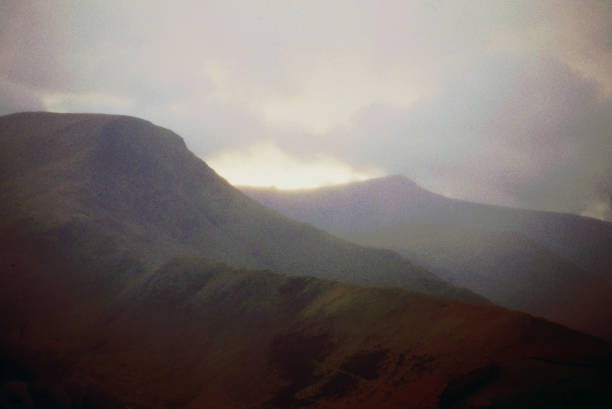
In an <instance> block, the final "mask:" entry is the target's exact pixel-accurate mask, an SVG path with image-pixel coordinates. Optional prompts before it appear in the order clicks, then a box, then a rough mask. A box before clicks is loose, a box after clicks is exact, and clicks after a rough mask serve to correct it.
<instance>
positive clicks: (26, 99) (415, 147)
mask: <svg viewBox="0 0 612 409" xmlns="http://www.w3.org/2000/svg"><path fill="white" fill-rule="evenodd" d="M26 110H28V111H29V110H45V111H54V112H103V113H117V114H126V115H133V116H137V117H141V118H144V119H147V120H150V121H152V122H154V123H155V124H158V125H161V126H164V127H167V128H170V129H172V130H173V131H175V132H176V133H178V134H179V135H181V136H182V137H183V138H184V139H185V141H186V143H187V145H188V147H189V148H190V149H191V150H192V151H193V152H194V153H196V154H197V155H198V156H200V157H201V158H203V159H204V160H205V161H206V162H207V163H208V164H209V165H210V166H212V167H213V168H214V169H215V170H216V171H217V172H218V173H219V174H221V175H222V176H224V177H225V178H227V179H228V180H229V181H230V182H232V183H234V184H247V185H260V186H277V187H279V188H301V187H316V186H322V185H328V184H336V183H343V182H349V181H355V180H364V179H368V178H372V177H378V176H383V175H391V174H403V175H405V176H407V177H409V178H411V179H413V180H415V181H416V182H417V183H419V184H420V185H422V186H423V187H426V188H428V189H430V190H432V191H435V192H438V193H442V194H445V195H447V196H450V197H455V198H461V199H467V200H472V201H479V202H484V203H492V204H499V205H505V206H513V207H525V208H530V209H540V210H552V211H560V212H571V213H576V214H582V215H587V216H590V217H596V218H599V219H604V220H612V210H611V195H612V2H610V1H605V0H556V1H553V0H550V1H545V0H542V1H532V0H528V1H521V0H515V1H496V0H483V1H477V0H470V1H467V0H466V1H459V0H453V1H450V0H422V1H408V0H403V1H384V0H378V1H359V0H335V1H328V0H326V1H319V0H308V1H292V0H282V1H281V0H279V1H275V0H270V1H258V0H249V1H247V0H243V1H233V0H222V1H214V0H210V1H174V2H168V1H163V2H161V1H139V0H131V1H123V0H101V1H96V0H89V1H87V0H81V1H76V0H75V1H59V0H57V1H50V0H46V1H32V0H0V115H4V114H8V113H12V112H18V111H26Z"/></svg>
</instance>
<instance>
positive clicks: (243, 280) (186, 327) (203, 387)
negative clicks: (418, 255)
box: [0, 239, 612, 409]
mask: <svg viewBox="0 0 612 409" xmlns="http://www.w3.org/2000/svg"><path fill="white" fill-rule="evenodd" d="M10 243H12V245H11V244H10ZM10 243H7V241H2V242H1V244H2V245H3V246H2V250H1V251H2V257H0V263H1V266H0V267H1V268H2V271H4V272H5V275H4V276H3V280H2V281H3V285H2V286H0V323H1V328H0V329H1V330H2V331H0V334H1V335H0V367H1V369H2V372H1V374H2V377H0V402H12V403H13V405H14V406H5V407H9V408H12V407H34V408H58V409H60V408H61V409H63V408H83V409H84V408H98V409H113V408H121V407H132V408H211V407H214V408H254V407H258V408H270V409H272V408H298V407H304V408H348V407H350V408H356V409H359V408H363V409H366V408H372V407H388V408H406V407H410V408H443V409H445V408H468V407H469V408H485V407H489V408H491V407H492V408H506V407H508V408H509V407H526V408H553V407H560V406H561V407H567V408H584V407H608V406H609V405H610V404H612V393H611V391H612V378H611V377H610V376H609V373H610V368H612V346H611V345H610V344H606V343H604V342H602V341H599V340H597V339H595V338H590V337H588V336H585V335H582V334H579V333H576V332H573V331H570V330H568V329H565V328H563V327H560V326H558V325H554V324H551V323H549V322H546V321H542V320H538V319H534V318H532V317H530V316H528V315H526V314H522V313H517V312H510V311H507V310H504V309H502V308H500V307H496V306H492V305H485V304H478V305H477V304H465V303H461V302H457V301H451V300H442V299H439V298H435V297H431V296H426V295H423V294H419V293H414V292H408V291H405V290H400V289H392V288H372V287H370V288H368V287H360V286H353V285H346V284H340V283H337V282H329V281H321V280H317V279H315V278H311V277H304V276H295V275H286V274H277V273H272V272H269V271H247V270H243V269H236V268H231V267H228V266H226V265H223V264H221V263H217V262H211V261H209V260H206V259H201V258H194V257H182V258H177V259H173V260H171V261H169V262H168V263H167V264H164V265H162V266H160V267H159V268H157V269H155V270H154V271H150V272H144V271H142V270H139V267H138V263H136V262H133V263H131V262H130V261H129V260H127V259H123V261H120V260H119V258H118V259H117V263H116V265H115V266H101V267H100V266H99V265H98V263H97V261H96V260H91V259H90V260H87V259H83V258H82V257H81V256H80V255H79V254H78V253H75V252H74V249H71V248H70V247H69V246H66V247H63V246H61V247H59V248H58V246H57V244H58V243H57V242H54V241H53V240H51V241H47V240H44V239H40V240H38V241H37V243H36V244H35V245H34V246H32V245H31V246H30V247H29V248H27V249H24V246H23V245H22V244H19V243H16V242H15V241H10ZM30 243H31V241H30ZM19 249H22V250H25V251H19ZM31 251H36V254H37V255H38V256H37V257H31ZM108 268H113V270H109V269H108ZM130 269H131V271H132V273H134V272H140V273H144V274H145V275H146V277H147V278H146V279H145V280H143V281H142V282H141V283H140V284H138V285H130V284H127V283H123V284H121V279H117V276H118V277H119V278H120V277H122V276H123V275H122V274H121V273H122V272H124V271H129V270H130ZM27 402H30V403H29V405H30V406H27V405H28V404H27ZM22 403H23V406H19V405H21V404H22Z"/></svg>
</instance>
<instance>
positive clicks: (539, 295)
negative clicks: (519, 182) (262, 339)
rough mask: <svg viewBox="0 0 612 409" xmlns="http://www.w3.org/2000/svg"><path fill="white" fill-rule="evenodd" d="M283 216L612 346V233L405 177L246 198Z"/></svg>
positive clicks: (258, 192)
mask: <svg viewBox="0 0 612 409" xmlns="http://www.w3.org/2000/svg"><path fill="white" fill-rule="evenodd" d="M242 190H243V191H244V192H245V193H246V194H248V195H249V196H251V197H252V198H254V199H256V200H258V201H259V202H260V203H262V204H265V205H266V206H269V207H271V208H273V209H276V210H278V211H280V212H282V213H283V214H285V215H287V216H289V217H292V218H295V219H296V220H301V221H304V222H308V223H312V224H314V225H315V226H318V227H320V228H326V229H327V230H328V231H330V232H332V233H334V234H337V235H340V236H342V237H344V238H347V239H350V240H353V241H355V242H358V243H361V244H364V245H372V246H378V247H384V248H389V249H393V250H396V251H398V252H400V253H401V254H403V255H405V256H407V257H409V258H410V259H411V260H415V261H416V262H418V263H420V264H421V265H424V266H426V267H428V268H429V269H431V270H432V271H434V272H435V273H436V274H437V275H439V276H440V277H443V278H444V279H446V280H448V281H449V282H451V283H453V284H455V285H458V286H462V287H466V288H469V289H471V290H473V291H476V292H478V293H480V294H482V295H484V296H485V297H487V298H489V299H490V300H492V301H493V302H495V303H497V304H499V305H503V306H505V307H508V308H513V309H519V310H522V311H526V312H529V313H532V314H535V315H538V316H542V317H545V318H548V319H551V320H554V321H557V322H560V323H563V324H565V325H569V326H571V327H573V328H577V329H580V330H584V331H587V332H590V333H593V334H597V335H600V336H604V337H607V338H608V339H612V310H610V308H609V302H608V300H609V299H610V297H612V275H611V274H612V224H610V223H605V222H600V221H597V220H594V219H589V218H584V217H579V216H574V215H567V214H557V213H548V212H538V211H530V210H523V209H510V208H503V207H497V206H488V205H482V204H477V203H469V202H465V201H460V200H453V199H449V198H446V197H443V196H441V195H437V194H434V193H432V192H429V191H427V190H425V189H423V188H421V187H419V186H418V185H416V184H415V183H414V182H412V181H410V180H409V179H407V178H405V177H402V176H391V177H385V178H380V179H374V180H370V181H366V182H359V183H352V184H347V185H342V186H332V187H326V188H320V189H310V190H303V191H280V190H274V189H257V188H242Z"/></svg>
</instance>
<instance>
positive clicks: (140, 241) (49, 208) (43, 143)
mask: <svg viewBox="0 0 612 409" xmlns="http://www.w3.org/2000/svg"><path fill="white" fill-rule="evenodd" d="M0 194H1V195H2V203H0V229H2V230H4V231H12V230H17V231H21V232H24V231H27V232H32V233H33V234H34V233H35V234H45V235H48V236H55V237H57V238H58V240H61V241H72V242H77V243H79V245H81V246H82V247H83V249H84V250H83V251H86V252H88V253H90V254H92V255H93V254H95V255H96V257H103V255H104V251H105V250H104V249H101V248H100V246H107V247H108V246H114V247H116V248H118V249H121V251H122V252H125V253H129V254H132V255H136V256H137V258H138V259H139V260H141V262H142V263H143V264H145V265H146V266H147V267H157V266H159V265H161V264H163V263H165V262H167V261H168V260H169V259H170V258H172V257H174V256H175V255H176V254H193V255H201V256H205V257H208V258H211V259H213V260H218V261H222V262H227V263H230V264H231V265H235V266H238V267H248V268H267V269H271V270H276V271H284V272H287V273H296V274H309V275H313V276H316V277H321V278H325V279H333V280H342V281H348V282H355V283H362V284H383V285H395V286H400V287H404V288H407V289H412V290H417V291H422V292H425V293H429V294H437V295H442V296H450V297H457V298H461V299H466V300H473V301H477V302H480V301H483V299H482V297H479V296H476V295H475V294H473V293H471V292H469V291H466V290H461V289H457V288H456V287H453V286H451V285H449V284H448V283H446V282H444V281H442V280H440V279H439V278H438V277H436V276H434V275H433V274H431V273H429V272H428V271H426V270H424V269H422V268H420V267H418V266H416V265H414V264H412V263H411V262H409V261H407V260H406V259H404V258H402V257H400V256H399V255H398V254H397V253H394V252H391V251H387V250H375V249H369V248H365V247H361V246H357V245H354V244H351V243H349V242H346V241H343V240H340V239H337V238H335V237H332V236H331V235H329V234H328V233H325V232H323V231H320V230H317V229H315V228H312V227H310V226H308V225H306V224H303V223H298V222H295V221H293V220H290V219H288V218H286V217H284V216H281V215H280V214H278V213H276V212H275V211H272V210H270V209H268V208H265V207H263V206H261V205H259V204H258V203H256V202H255V201H253V200H251V199H249V198H248V197H247V196H245V195H244V194H242V193H240V192H239V191H238V190H236V189H235V188H233V187H232V186H231V185H229V184H228V183H227V182H226V181H225V180H223V179H222V178H220V177H219V176H218V175H217V174H216V173H215V172H214V171H213V170H212V169H210V168H209V167H208V166H207V165H206V164H205V163H204V162H203V161H202V160H200V159H199V158H197V157H196V156H195V155H193V154H192V153H191V152H189V150H187V148H186V146H185V143H184V142H183V140H182V139H181V138H180V137H179V136H177V135H176V134H174V133H172V132H171V131H169V130H166V129H163V128H160V127H157V126H155V125H153V124H151V123H149V122H146V121H143V120H140V119H136V118H130V117H121V116H111V115H84V114H51V113H23V114H14V115H9V116H5V117H2V118H0ZM94 237H95V238H98V237H99V239H98V241H97V242H96V241H94V240H93V239H92V238H94ZM313 254H316V255H317V256H316V257H313Z"/></svg>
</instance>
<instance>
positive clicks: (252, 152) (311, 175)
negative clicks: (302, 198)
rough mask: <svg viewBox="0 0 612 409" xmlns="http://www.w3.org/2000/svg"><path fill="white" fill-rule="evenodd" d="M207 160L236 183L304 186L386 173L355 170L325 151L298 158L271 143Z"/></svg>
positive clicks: (214, 156) (367, 169)
mask: <svg viewBox="0 0 612 409" xmlns="http://www.w3.org/2000/svg"><path fill="white" fill-rule="evenodd" d="M205 160H206V162H207V163H208V164H209V165H210V166H211V167H212V168H213V169H214V170H215V171H216V172H218V173H219V174H220V175H221V176H223V177H224V178H226V179H227V180H228V181H229V182H230V183H232V184H233V185H237V186H265V187H276V188H279V189H302V188H313V187H320V186H327V185H335V184H340V183H347V182H353V181H359V180H366V179H371V178H374V177H378V176H382V175H383V172H382V171H381V170H380V169H377V168H366V169H355V168H353V167H351V166H350V165H348V164H346V163H343V162H341V161H339V160H337V159H335V158H334V157H332V156H329V155H325V154H319V155H316V156H315V157H313V158H311V159H302V158H298V157H295V156H292V155H291V154H289V153H287V152H284V151H283V150H281V149H280V148H279V147H278V146H277V145H276V144H274V143H271V142H266V143H262V144H256V145H254V146H252V147H251V148H249V149H247V150H241V151H227V152H222V153H219V154H216V155H212V156H210V157H208V158H206V159H205Z"/></svg>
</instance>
